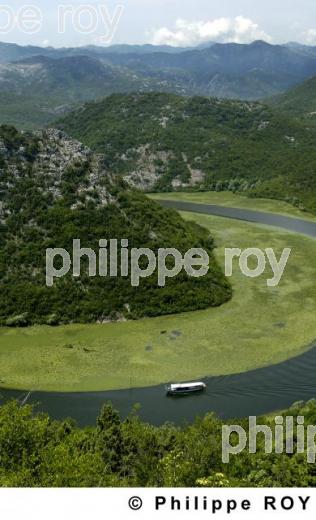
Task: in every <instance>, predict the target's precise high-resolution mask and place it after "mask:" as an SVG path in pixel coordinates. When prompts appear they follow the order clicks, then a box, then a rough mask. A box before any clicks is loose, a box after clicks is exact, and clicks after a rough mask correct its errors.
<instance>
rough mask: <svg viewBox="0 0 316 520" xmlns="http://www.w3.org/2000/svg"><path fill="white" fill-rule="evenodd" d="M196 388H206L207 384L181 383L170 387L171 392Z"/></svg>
mask: <svg viewBox="0 0 316 520" xmlns="http://www.w3.org/2000/svg"><path fill="white" fill-rule="evenodd" d="M195 386H206V385H205V383H202V382H201V381H199V382H197V383H180V384H173V385H170V388H171V390H175V389H177V388H194V387H195Z"/></svg>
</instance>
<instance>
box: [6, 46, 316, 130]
mask: <svg viewBox="0 0 316 520" xmlns="http://www.w3.org/2000/svg"><path fill="white" fill-rule="evenodd" d="M313 75H316V47H308V46H304V45H300V44H293V43H291V44H288V45H270V44H267V43H265V42H263V41H256V42H253V43H252V44H249V45H240V44H235V43H229V44H216V43H211V42H210V43H209V44H208V45H207V46H205V45H203V46H201V47H199V48H194V49H181V48H174V47H168V46H158V47H155V46H151V45H144V46H134V45H132V46H129V45H116V46H112V47H106V48H105V47H93V46H90V47H81V48H69V49H67V48H64V49H53V48H40V47H32V46H30V47H20V46H18V45H14V44H3V43H2V44H0V86H1V90H0V123H12V124H16V125H18V126H19V127H21V128H35V127H37V126H38V125H45V124H48V123H49V122H51V121H53V120H54V119H55V118H56V116H58V115H59V114H60V113H63V112H66V111H69V110H71V109H72V108H73V107H74V106H76V105H77V104H80V103H83V102H85V101H89V100H93V99H96V98H101V97H104V96H107V95H109V94H111V93H117V92H127V93H128V92H135V91H137V92H148V91H149V92H150V91H161V92H172V93H177V94H181V95H188V96H192V95H204V96H214V97H221V98H237V99H247V100H257V99H262V98H268V97H270V96H274V95H278V94H280V93H282V92H284V91H286V90H287V89H288V88H290V87H292V86H296V85H298V84H299V83H301V82H303V81H304V80H306V79H308V78H310V77H312V76H313Z"/></svg>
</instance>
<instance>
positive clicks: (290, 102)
mask: <svg viewBox="0 0 316 520" xmlns="http://www.w3.org/2000/svg"><path fill="white" fill-rule="evenodd" d="M268 103H269V104H270V105H271V106H273V107H275V108H276V109H277V110H279V111H281V112H283V113H285V114H288V115H289V116H292V117H296V118H300V119H304V120H305V121H306V122H308V123H309V124H311V123H313V124H315V123H316V76H315V77H313V78H311V79H309V80H307V81H305V82H304V83H302V84H301V85H299V86H297V87H295V88H292V89H290V90H288V91H287V92H285V93H284V94H281V95H279V96H275V97H273V98H271V99H269V100H268Z"/></svg>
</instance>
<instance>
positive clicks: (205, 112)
mask: <svg viewBox="0 0 316 520" xmlns="http://www.w3.org/2000/svg"><path fill="white" fill-rule="evenodd" d="M57 126H58V127H59V128H62V129H64V130H65V131H66V132H68V133H69V134H70V135H72V136H73V137H75V138H78V139H80V140H81V141H82V142H84V143H85V144H87V145H89V146H90V147H91V148H93V149H94V150H96V151H98V152H102V153H104V154H105V158H106V167H107V169H108V171H110V172H112V173H115V174H119V175H123V177H124V178H125V179H126V180H127V182H129V184H130V185H132V186H136V187H138V188H141V189H142V190H145V191H169V190H172V189H185V188H188V189H191V190H192V189H193V188H196V189H205V190H209V189H211V190H212V189H215V190H226V189H229V190H232V191H238V190H239V191H244V192H247V193H249V194H252V195H254V196H265V197H273V198H280V199H284V200H287V201H288V202H290V203H293V204H295V205H298V206H300V207H301V208H306V209H308V210H310V211H316V184H315V176H314V171H315V167H316V149H315V146H314V143H315V138H316V131H315V129H314V128H313V127H312V126H311V125H309V126H307V125H306V124H304V123H301V122H299V121H297V120H294V119H291V118H289V117H288V116H287V115H283V114H280V113H279V112H278V111H276V110H273V109H272V108H270V107H268V106H266V105H263V104H260V103H251V102H242V101H229V100H219V99H216V98H212V99H209V98H203V97H193V98H183V97H180V96H177V95H172V94H162V93H160V94H159V93H151V94H132V95H113V96H110V97H109V98H106V99H104V100H102V101H100V102H93V103H89V104H87V105H85V106H84V107H82V108H80V109H78V110H76V111H75V112H73V113H71V114H69V115H67V116H66V117H64V118H63V119H61V120H59V121H58V122H57Z"/></svg>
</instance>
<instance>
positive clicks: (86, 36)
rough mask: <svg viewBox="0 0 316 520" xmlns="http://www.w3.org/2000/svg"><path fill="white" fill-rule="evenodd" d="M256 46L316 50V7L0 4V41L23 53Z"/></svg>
mask: <svg viewBox="0 0 316 520" xmlns="http://www.w3.org/2000/svg"><path fill="white" fill-rule="evenodd" d="M259 39H260V40H265V41H267V42H270V43H286V42H289V41H297V42H300V43H305V44H308V45H316V2H315V0H299V1H298V0H295V1H294V0H264V1H262V0H260V1H258V0H219V1H217V0H216V1H215V0H108V1H104V0H91V1H90V0H72V1H70V2H68V1H67V0H62V1H60V2H59V1H56V2H55V1H53V0H28V1H27V2H26V3H24V2H23V1H22V2H21V1H20V0H10V3H6V2H3V3H2V2H1V0H0V41H3V42H14V43H18V44H21V45H41V46H54V47H63V46H80V45H89V44H96V45H109V44H117V43H152V44H167V45H173V46H177V47H185V46H195V45H199V44H202V43H206V42H208V41H216V42H220V43H224V42H232V41H234V42H237V43H249V42H251V41H254V40H259Z"/></svg>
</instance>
